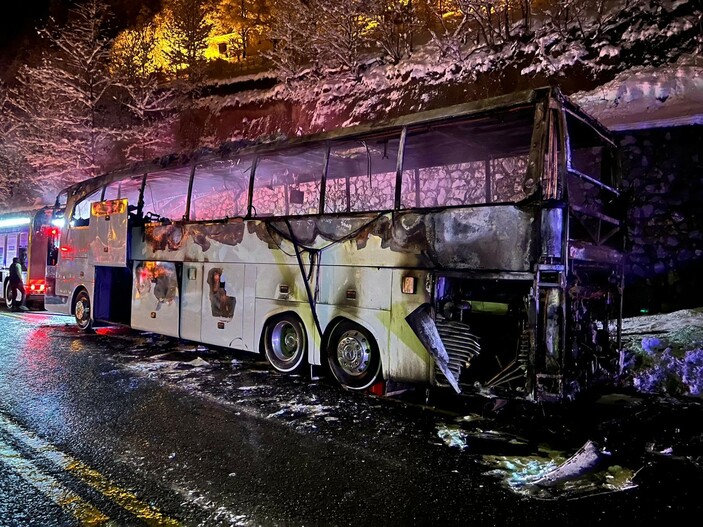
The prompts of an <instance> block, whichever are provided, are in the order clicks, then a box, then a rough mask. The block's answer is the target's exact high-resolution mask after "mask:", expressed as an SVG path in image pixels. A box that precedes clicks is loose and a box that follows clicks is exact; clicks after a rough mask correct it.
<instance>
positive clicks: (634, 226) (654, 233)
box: [619, 126, 703, 314]
mask: <svg viewBox="0 0 703 527" xmlns="http://www.w3.org/2000/svg"><path fill="white" fill-rule="evenodd" d="M619 135H620V144H621V146H622V148H623V158H622V161H623V172H624V175H625V179H624V188H625V189H626V192H627V194H628V196H629V203H630V210H629V215H628V225H629V227H628V233H629V236H628V238H629V247H628V267H627V273H626V275H627V277H628V279H627V282H628V287H627V291H626V295H625V298H626V307H627V311H628V313H629V314H637V313H639V312H640V311H641V310H647V311H648V312H659V311H672V310H675V309H681V308H689V307H695V306H699V305H701V301H702V300H703V148H702V147H703V126H680V127H672V128H659V129H648V130H636V131H630V132H622V133H620V134H619Z"/></svg>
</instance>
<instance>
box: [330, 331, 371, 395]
mask: <svg viewBox="0 0 703 527" xmlns="http://www.w3.org/2000/svg"><path fill="white" fill-rule="evenodd" d="M327 350H328V351H327V361H328V363H329V366H330V370H331V371H332V375H334V377H335V379H337V381H338V382H339V383H340V384H341V385H342V386H344V387H345V388H348V389H350V390H365V389H366V388H368V387H370V386H371V385H373V384H375V383H376V382H378V381H379V380H380V376H381V354H380V352H379V350H378V345H377V344H376V340H375V339H374V338H373V336H372V335H371V333H369V332H368V331H367V330H366V329H365V328H363V327H362V326H360V325H358V324H355V323H353V322H350V321H348V320H344V321H342V322H339V323H338V324H337V325H336V326H335V327H334V329H333V330H332V332H331V333H330V336H329V340H328V347H327Z"/></svg>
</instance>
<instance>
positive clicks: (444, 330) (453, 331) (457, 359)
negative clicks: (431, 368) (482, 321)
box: [435, 320, 481, 384]
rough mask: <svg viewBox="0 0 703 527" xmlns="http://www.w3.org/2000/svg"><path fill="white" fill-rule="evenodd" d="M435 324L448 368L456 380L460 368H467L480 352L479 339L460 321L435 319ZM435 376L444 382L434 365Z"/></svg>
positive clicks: (440, 381)
mask: <svg viewBox="0 0 703 527" xmlns="http://www.w3.org/2000/svg"><path fill="white" fill-rule="evenodd" d="M436 326H437V332H438V333H439V338H441V339H442V343H443V344H444V347H445V349H446V350H447V355H448V356H449V369H450V370H451V372H452V373H453V374H454V377H456V379H457V380H458V379H459V377H460V375H461V371H462V369H465V368H468V366H469V364H470V363H471V360H472V359H473V358H474V357H476V356H477V355H478V354H479V353H480V352H481V344H480V343H479V339H478V337H477V336H476V335H473V334H472V333H470V332H469V326H468V325H467V324H462V323H461V322H452V321H448V320H437V321H436ZM435 377H436V378H437V380H438V381H439V383H440V384H444V383H445V382H446V377H445V376H444V374H443V373H442V372H441V371H440V370H439V368H437V367H436V366H435Z"/></svg>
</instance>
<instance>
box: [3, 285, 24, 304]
mask: <svg viewBox="0 0 703 527" xmlns="http://www.w3.org/2000/svg"><path fill="white" fill-rule="evenodd" d="M10 294H11V291H10V281H9V280H5V306H6V307H7V309H12V301H11V300H10ZM17 294H18V295H19V294H21V293H20V292H19V291H17Z"/></svg>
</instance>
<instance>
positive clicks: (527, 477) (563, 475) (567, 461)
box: [484, 441, 637, 499]
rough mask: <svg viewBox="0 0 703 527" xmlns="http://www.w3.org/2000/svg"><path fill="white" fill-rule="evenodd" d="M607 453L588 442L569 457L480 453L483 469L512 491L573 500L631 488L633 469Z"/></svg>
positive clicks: (545, 454)
mask: <svg viewBox="0 0 703 527" xmlns="http://www.w3.org/2000/svg"><path fill="white" fill-rule="evenodd" d="M608 460H609V454H608V453H607V452H604V451H602V450H600V449H599V448H598V446H597V445H596V444H595V443H593V442H592V441H588V442H586V444H584V446H583V447H581V448H580V449H579V450H578V451H577V452H576V453H575V454H574V455H573V456H571V457H569V458H565V457H564V455H563V454H562V453H559V452H551V453H544V456H484V461H485V462H486V463H488V465H489V466H492V467H495V468H493V470H491V471H489V472H487V474H488V475H493V476H496V477H499V478H501V479H503V481H504V483H505V484H506V486H507V487H508V488H509V489H511V490H512V491H513V492H515V493H517V494H520V495H523V496H527V497H531V498H537V499H575V498H581V497H585V496H589V495H595V494H603V493H609V492H621V491H624V490H628V489H632V488H635V487H636V486H637V485H636V484H635V483H634V481H633V480H634V477H635V475H636V472H635V471H633V470H631V469H628V468H625V467H622V466H620V465H617V464H613V465H610V464H608V462H607V461H608Z"/></svg>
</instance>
